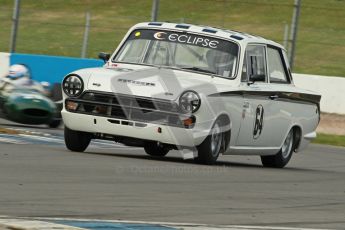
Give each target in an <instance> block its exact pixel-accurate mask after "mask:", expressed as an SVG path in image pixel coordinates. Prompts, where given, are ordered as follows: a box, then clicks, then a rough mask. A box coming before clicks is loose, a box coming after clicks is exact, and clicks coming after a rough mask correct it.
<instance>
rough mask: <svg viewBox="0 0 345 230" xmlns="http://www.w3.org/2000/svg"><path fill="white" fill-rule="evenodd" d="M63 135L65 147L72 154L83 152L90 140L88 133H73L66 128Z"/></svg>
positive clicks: (90, 136)
mask: <svg viewBox="0 0 345 230" xmlns="http://www.w3.org/2000/svg"><path fill="white" fill-rule="evenodd" d="M64 134H65V144H66V147H67V148H68V149H69V150H71V151H74V152H84V151H85V149H86V148H87V147H88V146H89V144H90V141H91V138H92V135H91V134H90V133H85V132H80V131H74V130H72V129H69V128H67V127H66V126H65V131H64Z"/></svg>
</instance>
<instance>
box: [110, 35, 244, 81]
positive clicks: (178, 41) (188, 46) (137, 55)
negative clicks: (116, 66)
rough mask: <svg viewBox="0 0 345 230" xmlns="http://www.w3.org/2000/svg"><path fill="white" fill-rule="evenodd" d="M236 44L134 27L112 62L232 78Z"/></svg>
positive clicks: (235, 63)
mask: <svg viewBox="0 0 345 230" xmlns="http://www.w3.org/2000/svg"><path fill="white" fill-rule="evenodd" d="M238 50H239V48H238V45H237V44H235V43H233V42H230V41H226V40H222V39H217V38H213V37H206V36H201V35H196V34H191V33H186V32H185V33H182V32H174V31H159V30H147V29H141V30H135V31H133V32H132V33H131V34H130V36H129V37H128V39H127V41H126V42H125V43H124V45H123V46H122V47H121V49H120V51H119V52H118V54H117V55H116V56H115V58H114V60H113V61H115V62H125V63H133V64H147V65H155V66H164V67H170V68H177V69H182V70H187V71H196V72H201V73H208V74H214V75H218V76H221V77H226V78H233V77H234V76H235V73H236V68H237V61H238Z"/></svg>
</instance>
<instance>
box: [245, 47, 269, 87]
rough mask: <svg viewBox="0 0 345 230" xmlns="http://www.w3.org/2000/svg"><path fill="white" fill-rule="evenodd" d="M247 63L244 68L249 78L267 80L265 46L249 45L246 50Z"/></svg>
mask: <svg viewBox="0 0 345 230" xmlns="http://www.w3.org/2000/svg"><path fill="white" fill-rule="evenodd" d="M246 64H247V67H246V68H243V69H245V71H246V72H247V76H248V78H249V80H255V81H262V82H266V80H267V77H266V57H265V46H254V45H249V46H248V47H247V50H246Z"/></svg>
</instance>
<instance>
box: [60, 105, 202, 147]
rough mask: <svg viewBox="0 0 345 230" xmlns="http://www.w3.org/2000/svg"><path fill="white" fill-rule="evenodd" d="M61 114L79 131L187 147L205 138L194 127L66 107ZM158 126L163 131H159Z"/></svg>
mask: <svg viewBox="0 0 345 230" xmlns="http://www.w3.org/2000/svg"><path fill="white" fill-rule="evenodd" d="M61 114H62V118H63V121H64V123H65V125H66V126H67V127H68V128H70V129H72V130H77V131H83V132H89V133H102V134H110V135H114V136H123V137H132V138H138V139H142V140H151V141H159V142H161V143H165V144H172V145H177V146H185V147H193V146H196V145H199V144H200V142H201V140H202V139H203V138H202V137H201V136H200V135H197V137H195V136H196V134H195V133H194V132H193V129H185V128H180V127H173V126H168V125H161V124H154V123H144V122H138V121H131V120H126V119H114V118H109V117H101V116H93V115H87V114H79V113H72V112H68V111H66V110H65V109H63V111H62V112H61ZM158 128H160V129H161V132H158Z"/></svg>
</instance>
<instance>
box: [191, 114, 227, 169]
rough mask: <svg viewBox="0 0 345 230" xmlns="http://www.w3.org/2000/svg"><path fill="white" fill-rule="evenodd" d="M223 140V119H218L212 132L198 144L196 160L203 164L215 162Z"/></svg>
mask: <svg viewBox="0 0 345 230" xmlns="http://www.w3.org/2000/svg"><path fill="white" fill-rule="evenodd" d="M223 140H224V132H221V121H220V120H217V121H216V122H215V123H214V125H213V127H212V129H211V133H210V134H209V135H208V136H207V137H206V139H205V140H204V141H203V142H202V143H201V144H200V145H199V146H197V149H198V157H197V158H196V159H195V160H196V161H197V162H198V163H201V164H214V163H215V162H216V161H217V159H218V157H219V154H220V152H221V150H222V144H223Z"/></svg>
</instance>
